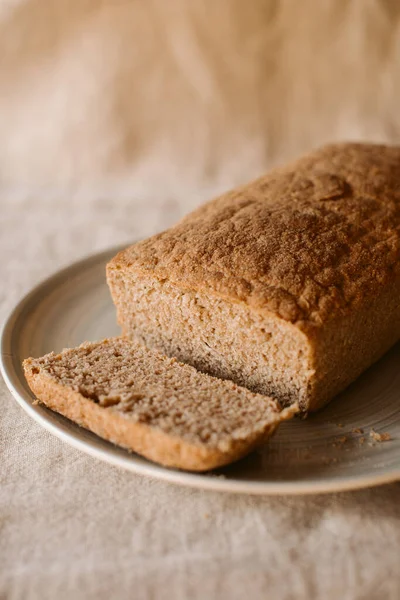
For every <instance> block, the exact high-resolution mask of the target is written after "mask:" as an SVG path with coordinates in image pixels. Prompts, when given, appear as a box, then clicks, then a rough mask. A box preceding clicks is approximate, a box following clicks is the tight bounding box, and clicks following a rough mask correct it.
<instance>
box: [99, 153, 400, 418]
mask: <svg viewBox="0 0 400 600" xmlns="http://www.w3.org/2000/svg"><path fill="white" fill-rule="evenodd" d="M107 279H108V283H109V286H110V290H111V294H112V297H113V300H114V303H115V305H116V307H117V314H118V321H119V323H120V325H121V326H122V329H123V333H124V334H125V335H127V336H129V337H130V338H132V339H137V340H139V341H141V342H142V343H144V344H146V345H147V346H149V347H151V348H156V349H159V350H160V351H162V352H164V353H165V354H167V355H170V356H175V357H177V358H178V359H179V360H182V361H184V362H186V363H189V364H191V365H193V366H195V367H196V368H198V369H200V370H202V371H205V372H208V373H211V374H213V375H216V376H218V377H222V378H229V379H232V380H233V381H235V382H237V383H238V384H240V385H243V386H246V387H247V388H249V389H252V390H253V391H256V392H261V393H263V394H266V395H272V396H274V397H276V398H277V399H279V401H280V402H281V403H282V404H290V403H292V402H297V401H298V402H299V403H300V406H301V408H302V410H304V411H312V410H316V409H318V408H320V407H321V406H323V405H324V404H325V403H326V402H328V401H329V400H330V399H331V398H332V397H333V396H334V395H336V394H337V393H339V392H340V391H341V390H343V389H344V388H345V387H346V386H347V385H348V384H349V383H351V382H352V381H353V380H354V379H355V378H357V377H358V376H359V375H360V374H361V373H362V372H363V371H364V370H365V369H366V368H368V367H369V366H370V365H371V364H372V363H373V362H375V361H376V360H378V359H379V358H380V357H381V356H382V355H383V354H384V353H385V352H386V351H387V350H388V349H389V348H390V346H392V345H393V344H394V343H395V342H396V341H397V340H398V339H399V338H400V303H399V301H398V298H399V297H400V148H399V147H389V146H383V145H375V144H334V145H329V146H326V147H324V148H321V149H320V150H317V151H315V152H313V153H312V154H310V155H307V156H305V157H303V158H301V159H299V160H298V161H296V162H295V163H293V164H290V165H289V166H287V167H282V168H279V169H275V170H274V171H272V172H271V173H270V174H268V175H266V176H264V177H261V178H260V179H258V180H256V181H254V182H252V183H250V184H248V185H246V186H243V187H241V188H238V189H236V190H233V191H231V192H228V193H227V194H224V195H223V196H221V197H219V198H217V199H216V200H213V201H211V202H209V203H208V204H205V205H204V206H202V207H200V208H199V209H197V210H196V211H194V212H193V213H191V214H189V215H188V216H187V217H185V218H184V219H183V220H182V221H180V222H179V223H178V224H177V225H176V226H174V227H172V228H171V229H169V230H167V231H165V232H163V233H160V234H158V235H155V236H153V237H151V238H149V239H147V240H143V241H141V242H138V243H137V244H134V245H133V246H131V247H130V248H127V249H126V250H124V251H122V252H120V253H119V254H118V255H117V256H116V257H115V258H114V259H113V260H112V261H111V262H110V263H109V264H108V267H107Z"/></svg>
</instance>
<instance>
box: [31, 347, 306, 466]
mask: <svg viewBox="0 0 400 600" xmlns="http://www.w3.org/2000/svg"><path fill="white" fill-rule="evenodd" d="M23 366H24V372H25V376H26V379H27V381H28V384H29V386H30V388H31V390H32V391H33V393H34V394H35V396H36V397H37V399H38V400H39V401H40V402H42V403H43V404H45V405H46V406H48V407H49V408H51V409H52V410H55V411H57V412H59V413H61V414H62V415H64V416H65V417H67V418H69V419H71V420H72V421H74V422H76V423H78V424H79V425H81V426H82V427H85V428H86V429H89V430H91V431H93V432H94V433H96V434H97V435H99V436H101V437H102V438H104V439H106V440H109V441H111V442H114V443H115V444H117V445H120V446H123V447H124V448H127V449H129V450H132V451H134V452H137V453H139V454H142V455H143V456H145V457H146V458H149V459H150V460H153V461H155V462H158V463H160V464H162V465H166V466H169V467H176V468H179V469H187V470H192V471H204V470H208V469H213V468H216V467H219V466H222V465H225V464H228V463H230V462H233V461H235V460H237V459H239V458H241V457H242V456H244V455H246V454H247V453H249V452H250V451H251V450H253V449H254V448H255V447H257V446H258V445H260V444H262V443H263V442H265V440H266V439H267V438H268V437H269V436H270V435H271V434H272V433H273V431H274V430H275V429H276V427H277V426H278V425H279V423H280V422H282V421H285V420H286V419H289V418H290V417H291V416H292V415H293V414H294V413H295V412H296V408H290V409H284V410H283V411H280V409H279V407H278V405H277V403H276V401H274V400H272V399H271V398H267V397H265V396H261V395H259V394H254V393H252V392H250V391H249V390H247V389H244V388H241V387H239V386H238V385H236V384H234V383H232V382H230V381H222V380H219V379H216V378H214V377H210V376H208V375H205V374H203V373H200V372H198V371H196V369H194V368H193V367H191V366H189V365H184V364H181V363H179V362H178V361H177V360H176V359H174V358H168V357H165V356H162V355H161V354H159V353H158V352H155V351H152V350H149V349H148V348H146V347H144V346H142V345H140V344H138V343H136V342H131V341H129V340H127V339H124V338H112V339H106V340H103V341H101V342H97V343H85V344H83V345H81V346H79V347H78V348H73V349H67V350H64V351H63V352H61V353H60V354H55V353H51V354H47V355H46V356H44V357H41V358H29V359H27V360H25V361H24V363H23Z"/></svg>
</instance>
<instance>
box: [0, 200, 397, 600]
mask: <svg viewBox="0 0 400 600" xmlns="http://www.w3.org/2000/svg"><path fill="white" fill-rule="evenodd" d="M186 208H187V205H186V204H185V210H186ZM182 212H183V209H182V203H179V201H178V200H174V201H173V200H171V199H170V198H166V199H165V198H162V194H160V197H157V196H156V195H153V198H152V202H149V200H148V199H146V198H144V199H140V198H130V199H128V198H126V199H124V200H121V199H120V200H119V201H118V203H116V202H115V201H113V200H111V199H109V198H107V197H102V198H98V199H97V200H93V199H92V200H89V199H86V201H85V202H83V201H82V198H81V197H79V196H74V195H71V196H70V197H68V198H64V199H61V198H59V199H58V201H57V203H54V201H53V200H52V199H46V198H44V199H43V198H40V197H38V196H32V197H25V198H23V199H22V198H13V199H12V200H6V199H4V198H3V199H2V201H1V237H0V244H1V246H0V256H1V257H2V260H1V266H0V268H1V281H2V286H1V292H0V293H1V317H2V318H3V317H4V316H5V315H6V313H7V312H8V310H9V309H11V307H12V306H13V304H14V303H15V302H16V301H17V299H18V298H19V297H20V296H21V295H22V294H23V293H24V292H26V291H28V290H29V288H30V287H31V286H32V285H34V284H35V283H36V282H37V281H38V280H40V279H42V278H43V277H44V276H46V275H48V274H50V273H52V272H53V271H54V270H55V269H58V268H59V267H61V266H64V265H66V264H68V263H69V262H71V261H72V260H74V259H77V258H79V257H81V256H83V255H86V254H88V253H89V252H92V251H96V250H100V249H103V248H106V247H109V246H112V245H113V244H119V243H123V242H124V241H126V242H129V240H131V239H133V238H135V237H137V236H139V235H147V234H149V233H151V232H152V231H155V230H158V229H161V228H162V227H164V226H167V225H169V224H170V223H171V222H172V221H174V220H175V219H176V218H177V217H178V216H179V214H181V213H182ZM0 402H1V411H0V427H1V431H0V443H1V460H0V472H1V487H0V524H1V532H0V598H2V599H3V598H4V599H7V600H25V599H35V600H36V599H37V600H42V599H47V598H51V599H53V598H54V599H55V598H57V599H58V600H64V599H74V600H80V599H82V600H83V599H85V600H86V599H92V598H93V599H103V598H104V599H108V598H123V599H124V598H135V600H141V599H146V600H147V599H148V598H156V599H157V600H158V599H163V598H165V599H168V600H169V599H171V598H174V599H181V598H182V599H183V598H193V599H199V600H200V599H201V600H202V599H204V598H218V599H223V600H224V599H229V600H230V599H235V598H238V599H239V598H240V599H241V598H255V599H258V598H260V599H261V598H272V599H275V598H276V599H280V600H284V599H291V598H296V599H304V600H306V599H310V598H323V599H326V600H329V599H332V600H333V599H335V600H336V599H337V598H342V599H343V600H347V599H348V600H350V599H351V600H353V599H359V600H369V599H374V598H385V599H393V600H397V599H398V598H399V595H400V575H399V568H398V567H399V556H400V555H399V552H400V484H392V485H386V486H383V487H379V488H376V489H370V490H364V491H358V492H354V493H341V494H333V495H319V496H310V497H282V498H273V497H271V498H268V497H250V496H237V495H233V494H218V493H214V492H203V491H199V490H191V489H186V488H179V487H176V486H174V485H172V484H167V483H162V482H159V481H155V480H151V479H147V478H144V477H140V476H135V475H134V474H132V473H128V472H124V471H121V470H119V469H118V468H115V467H112V466H109V465H107V464H104V463H101V462H100V461H97V460H95V459H93V458H90V457H88V456H86V455H84V454H82V453H80V452H79V451H77V450H75V449H73V448H71V447H69V446H68V445H66V444H65V443H63V442H61V441H60V440H58V439H57V438H55V437H53V436H52V435H51V434H49V433H47V432H46V431H44V430H43V429H41V428H40V427H39V426H38V425H37V424H36V423H35V422H33V421H32V420H31V419H30V418H29V417H28V416H27V415H26V414H25V413H24V412H23V410H22V409H21V408H20V407H19V406H18V405H17V403H16V402H15V400H14V399H13V398H12V396H11V394H10V393H9V392H8V390H7V389H6V387H5V384H4V383H3V382H1V396H0Z"/></svg>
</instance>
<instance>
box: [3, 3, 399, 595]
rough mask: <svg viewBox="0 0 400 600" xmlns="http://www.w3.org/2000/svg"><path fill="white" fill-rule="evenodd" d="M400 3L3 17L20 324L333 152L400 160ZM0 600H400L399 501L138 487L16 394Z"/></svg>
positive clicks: (176, 7) (31, 6)
mask: <svg viewBox="0 0 400 600" xmlns="http://www.w3.org/2000/svg"><path fill="white" fill-rule="evenodd" d="M399 61H400V3H399V2H397V1H396V0H392V1H390V0H353V1H350V0H347V1H346V0H343V1H341V0H324V1H321V2H317V1H316V0H315V1H314V0H303V1H302V2H297V1H296V0H282V1H276V0H275V1H274V0H265V1H262V0H252V1H250V2H249V1H247V2H244V1H242V0H215V1H212V0H193V1H191V2H189V1H186V2H185V1H184V0H164V1H163V0H158V1H156V0H147V2H143V1H140V0H109V1H100V0H80V1H78V0H76V1H74V0H3V1H2V2H0V140H1V143H0V227H1V231H0V233H1V235H0V256H1V257H2V260H1V262H0V269H1V271H0V277H1V281H2V282H3V285H2V286H1V288H0V318H1V319H3V317H5V315H6V314H7V312H8V311H9V310H10V309H11V308H12V306H13V304H14V303H15V302H16V300H17V299H18V298H19V297H20V296H21V295H22V294H23V293H24V292H26V291H27V290H28V289H29V288H30V287H31V286H32V285H34V284H35V283H36V282H37V281H38V280H39V279H41V278H43V277H44V276H46V275H48V274H50V273H51V272H52V271H54V270H55V269H58V268H59V267H60V266H63V265H66V264H68V263H69V262H71V261H72V260H74V259H77V258H79V257H80V256H82V255H84V254H87V253H89V252H92V251H96V250H100V249H103V248H106V247H108V246H110V245H112V244H118V243H123V242H125V241H126V242H128V241H129V240H130V239H132V238H134V237H135V236H138V235H147V234H149V233H152V232H153V231H156V230H159V229H161V228H163V227H166V226H168V225H169V224H171V223H172V222H174V221H175V220H176V219H177V218H178V217H180V216H181V215H182V214H184V213H185V212H187V211H188V210H189V209H191V208H192V207H193V206H195V205H196V204H197V203H198V202H200V201H201V200H202V199H203V198H206V197H208V196H209V195H211V194H212V193H214V192H217V191H219V190H221V189H224V188H226V187H228V186H230V185H233V184H235V183H237V182H239V181H244V180H246V179H247V178H249V177H251V176H253V175H256V174H258V173H260V172H261V171H262V170H264V169H266V168H267V167H268V166H269V165H272V164H275V163H277V162H279V161H282V160H284V159H287V158H291V157H292V156H294V155H296V154H297V153H299V152H301V151H303V150H306V149H308V148H310V147H312V146H314V145H317V144H319V143H322V142H324V141H327V140H332V139H344V138H345V139H348V138H351V139H372V140H377V141H382V140H388V141H394V142H396V141H399V139H400V113H399V111H398V105H399V101H398V97H399V95H400V62H399ZM0 404H1V410H0V452H1V456H0V477H1V482H0V598H1V599H2V600H3V598H4V599H7V600H8V599H12V600H25V599H31V598H32V599H47V598H51V599H53V598H57V599H60V600H63V599H68V600H69V599H74V600H75V599H78V600H80V599H86V598H88V599H92V598H93V599H94V598H96V599H98V598H99V599H103V598H104V599H108V598H111V597H112V598H135V599H139V600H141V599H146V600H147V599H152V598H155V599H157V600H158V599H163V598H168V599H169V598H174V599H181V598H182V599H185V598H194V599H203V598H218V599H220V598H221V599H225V598H226V599H228V598H229V599H235V598H243V597H248V598H256V599H258V598H260V599H261V598H262V599H264V598H271V599H279V600H280V599H283V600H285V599H288V600H289V599H292V598H296V599H297V598H299V599H304V600H305V599H313V598H323V599H328V600H330V599H331V598H332V599H333V598H335V599H336V598H343V599H344V600H353V599H355V600H365V599H366V600H369V599H375V598H385V599H386V598H388V599H393V600H397V599H398V598H399V597H400V576H399V574H398V565H399V557H400V502H399V498H400V494H399V492H400V484H393V485H390V486H384V487H381V488H378V489H374V490H366V491H360V492H354V493H346V494H340V495H329V496H316V497H315V496H314V497H309V498H294V497H293V498H291V497H286V498H252V497H240V496H232V495H218V494H214V493H205V492H204V493H203V492H201V491H192V490H186V489H180V488H177V487H173V486H170V485H167V484H163V483H160V482H157V481H152V480H147V479H143V478H140V477H135V476H134V475H132V474H129V473H125V472H121V471H119V470H117V469H115V468H113V467H110V466H107V465H104V464H102V463H100V462H97V461H95V460H93V459H91V458H89V457H86V456H85V455H82V454H80V453H79V452H77V451H75V450H73V449H71V448H69V447H68V446H66V445H64V444H62V443H61V442H60V441H58V440H57V439H55V438H53V437H52V436H50V435H49V434H47V433H46V432H44V431H42V430H41V429H40V428H39V427H38V426H37V425H36V424H34V423H33V422H32V421H30V420H29V418H28V417H27V416H26V415H25V414H24V413H23V412H22V411H21V410H20V409H19V408H18V406H17V404H16V403H15V401H13V399H12V398H11V396H10V394H9V393H8V391H7V390H6V388H5V386H4V384H3V383H1V387H0Z"/></svg>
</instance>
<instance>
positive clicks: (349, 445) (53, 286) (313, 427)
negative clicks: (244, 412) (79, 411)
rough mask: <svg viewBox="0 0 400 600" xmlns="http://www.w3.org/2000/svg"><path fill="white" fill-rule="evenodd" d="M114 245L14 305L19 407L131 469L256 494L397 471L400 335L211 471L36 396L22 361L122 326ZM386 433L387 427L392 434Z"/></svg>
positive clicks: (10, 329)
mask: <svg viewBox="0 0 400 600" xmlns="http://www.w3.org/2000/svg"><path fill="white" fill-rule="evenodd" d="M117 251H118V248H114V249H113V250H109V251H107V252H103V253H101V254H96V255H95V256H91V257H89V258H86V259H84V260H81V261H80V262H78V263H75V264H73V265H71V266H70V267H68V268H66V269H63V270H62V271H59V272H58V273H56V274H55V275H53V276H52V277H50V278H49V279H47V280H46V281H44V282H43V283H41V284H40V285H38V286H37V287H36V288H35V289H33V290H32V291H31V292H30V293H29V294H28V295H27V296H26V297H25V298H24V299H23V300H22V301H21V302H20V303H19V304H18V305H17V306H16V308H15V309H14V311H13V312H12V314H11V315H10V317H9V319H8V320H7V322H6V324H5V327H4V330H3V336H2V350H1V358H2V372H3V376H4V378H5V381H6V383H7V385H8V387H9V389H10V391H11V393H12V394H13V396H14V397H15V399H16V400H17V402H18V403H19V404H20V405H21V407H22V408H23V409H24V410H25V411H26V412H27V413H28V414H29V415H30V416H31V417H32V418H33V419H35V420H36V421H37V422H38V423H39V424H40V425H42V426H43V427H45V428H46V429H48V430H49V431H50V432H51V433H53V434H54V435H56V436H58V437H59V438H61V439H62V440H64V441H65V442H67V443H69V444H71V445H72V446H74V447H75V448H78V449H79V450H82V451H83V452H87V453H88V454H91V455H92V456H95V457H96V458H98V459H100V460H104V461H107V462H109V463H111V464H113V465H117V466H119V467H122V468H123V469H127V470H129V471H133V472H134V473H139V474H142V475H149V476H152V477H156V478H159V479H163V480H166V481H170V482H173V483H178V484H181V485H188V486H193V487H198V488H203V489H212V490H221V491H230V492H244V493H252V494H284V493H285V494H286V493H290V494H305V493H316V492H328V491H338V490H345V489H354V488H360V487H366V486H371V485H377V484H380V483H385V482H389V481H394V480H397V479H400V344H397V346H395V347H394V348H393V349H392V350H391V351H390V352H389V353H388V354H387V355H386V356H385V357H384V358H383V359H382V360H381V361H380V362H379V363H377V364H376V365H374V366H373V367H372V368H371V369H369V370H368V371H367V372H366V373H365V374H364V375H363V376H362V377H360V379H359V380H358V381H357V382H356V383H354V384H353V385H351V386H350V387H349V388H348V389H347V390H346V392H345V393H343V394H341V395H340V396H338V397H337V398H336V399H335V400H334V401H333V402H332V403H331V404H330V405H329V406H328V407H327V408H326V409H324V410H323V411H321V412H320V413H318V414H316V415H313V416H311V417H309V418H308V419H307V420H305V421H302V420H300V419H294V420H292V421H291V422H288V423H284V424H283V425H282V426H281V427H280V428H279V430H278V432H277V434H276V435H275V436H274V437H273V438H272V439H271V441H270V442H269V444H268V445H266V446H265V447H263V448H262V449H260V450H259V451H257V452H254V453H253V454H252V455H250V456H248V457H247V458H245V459H243V460H241V461H239V462H237V463H236V464H234V465H231V466H229V467H225V468H223V469H219V470H217V471H215V472H212V473H207V474H192V473H185V472H182V471H177V470H173V469H167V468H163V467H160V466H158V465H156V464H154V463H152V462H150V461H148V460H146V459H144V458H142V457H141V456H138V455H136V454H130V453H128V452H126V451H125V450H122V449H121V448H118V447H116V446H114V445H113V444H111V443H109V442H106V441H104V440H102V439H101V438H99V437H97V436H96V435H94V434H92V433H90V432H88V431H86V430H84V429H82V428H80V427H79V426H77V425H75V424H74V423H71V422H69V421H68V420H67V419H65V418H64V417H62V416H60V415H58V414H56V413H54V412H52V411H50V410H48V409H46V408H44V407H43V406H34V405H33V404H32V400H33V396H32V394H31V392H30V390H29V388H28V386H27V384H26V382H25V379H24V377H23V373H22V369H21V361H22V360H23V359H24V358H26V357H28V356H35V357H36V356H41V355H43V354H46V353H47V352H50V351H51V350H55V351H59V350H61V349H62V348H66V347H71V346H76V345H78V344H80V343H81V342H83V341H85V340H98V339H101V338H104V337H110V336H114V335H117V334H118V333H119V330H118V327H117V325H116V322H115V310H114V306H113V304H112V302H111V298H110V295H109V292H108V288H107V285H106V281H105V264H106V262H107V261H108V260H109V259H110V258H111V257H112V256H113V255H114V254H115V253H116V252H117ZM380 435H383V438H387V437H390V440H384V439H382V438H381V440H380V441H379V436H380Z"/></svg>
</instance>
